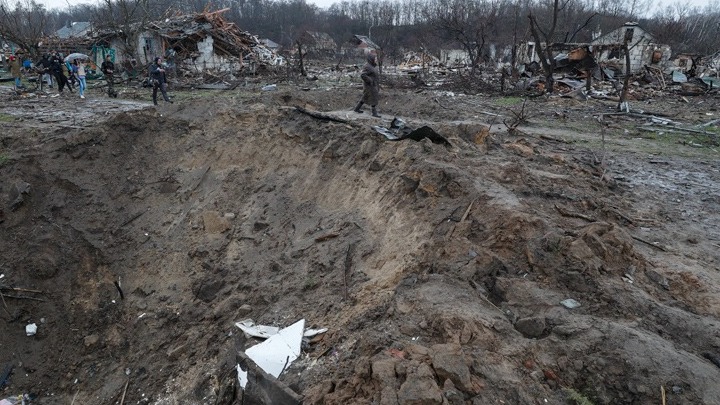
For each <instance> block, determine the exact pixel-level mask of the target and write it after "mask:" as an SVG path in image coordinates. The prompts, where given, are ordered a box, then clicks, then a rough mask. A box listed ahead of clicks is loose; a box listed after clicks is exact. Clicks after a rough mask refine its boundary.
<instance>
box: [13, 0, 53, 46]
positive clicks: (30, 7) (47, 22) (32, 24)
mask: <svg viewBox="0 0 720 405" xmlns="http://www.w3.org/2000/svg"><path fill="white" fill-rule="evenodd" d="M52 26H53V17H52V14H51V13H50V12H48V11H47V10H46V9H45V6H43V5H42V4H39V3H37V2H35V0H20V1H18V2H17V3H15V7H11V6H10V4H9V2H8V0H0V37H2V38H4V39H5V40H7V41H10V42H13V43H15V44H16V45H17V46H19V47H21V48H23V49H24V50H26V51H28V52H29V53H30V54H31V55H33V56H37V54H38V48H39V44H40V41H41V40H42V38H43V37H45V36H46V35H47V34H48V31H49V30H50V29H52Z"/></svg>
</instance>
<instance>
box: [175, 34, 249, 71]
mask: <svg viewBox="0 0 720 405" xmlns="http://www.w3.org/2000/svg"><path fill="white" fill-rule="evenodd" d="M214 42H215V40H214V39H213V37H212V35H208V36H206V37H205V38H204V39H203V40H202V41H199V42H198V43H197V50H198V52H199V55H198V56H197V57H195V58H189V59H186V60H185V61H184V63H186V64H192V65H195V66H196V67H198V68H200V69H203V70H204V69H217V70H223V71H226V70H232V69H237V68H239V67H240V62H239V60H235V61H233V60H230V59H229V58H224V57H222V56H220V55H218V54H216V53H215V47H214V45H213V44H214Z"/></svg>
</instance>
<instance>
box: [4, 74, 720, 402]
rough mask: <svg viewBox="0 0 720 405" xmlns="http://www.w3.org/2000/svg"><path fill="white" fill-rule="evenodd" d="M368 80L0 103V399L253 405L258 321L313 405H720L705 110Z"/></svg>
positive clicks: (669, 101)
mask: <svg viewBox="0 0 720 405" xmlns="http://www.w3.org/2000/svg"><path fill="white" fill-rule="evenodd" d="M359 83H360V82H359V80H357V83H355V82H349V81H348V82H343V81H337V80H325V79H323V78H321V79H320V80H318V81H315V82H312V83H311V84H310V85H308V84H305V83H301V84H297V85H295V84H288V83H279V84H278V86H277V90H276V91H261V90H260V89H261V87H262V86H263V85H264V84H265V83H259V82H258V83H253V82H252V81H251V82H249V83H248V84H247V85H245V86H240V87H238V88H236V89H235V90H229V91H191V90H184V91H180V90H177V91H174V92H171V93H172V94H173V95H174V97H175V103H174V104H172V105H171V104H161V105H160V106H158V107H154V106H153V105H152V103H151V101H150V94H149V92H144V91H142V90H138V91H135V92H128V93H127V94H123V93H122V92H121V95H120V97H119V98H118V99H109V98H107V97H106V96H104V95H103V94H102V93H101V91H100V90H94V91H93V90H91V91H90V93H89V96H88V98H87V99H86V100H79V99H75V98H68V97H50V96H49V95H40V96H38V95H35V96H32V97H17V96H16V95H14V93H12V92H11V91H10V89H9V88H7V87H6V88H3V91H2V95H1V97H2V103H1V104H0V128H1V129H0V133H1V135H0V178H1V179H2V180H1V181H0V201H1V204H2V205H1V206H0V251H2V253H3V254H2V261H0V274H2V278H0V292H2V298H3V301H2V303H1V305H2V309H0V372H2V371H3V370H5V369H6V367H8V368H7V369H11V370H12V371H11V372H10V374H9V378H8V379H7V381H6V384H4V387H3V388H2V391H0V398H5V397H11V396H16V395H19V394H23V393H25V394H32V396H33V397H34V398H35V399H34V400H33V401H32V402H31V403H33V404H35V403H37V404H72V403H74V404H122V403H124V404H140V403H147V404H163V405H164V404H168V405H169V404H233V403H238V404H239V403H243V402H242V401H243V400H242V392H241V390H240V389H239V388H238V387H237V383H236V381H237V372H236V363H237V360H236V355H235V354H236V352H237V351H238V350H240V351H242V350H245V349H246V348H247V347H249V346H251V345H253V344H256V343H258V342H259V340H257V339H254V338H247V337H245V336H243V333H242V332H241V331H240V329H238V328H237V327H236V326H235V322H238V321H241V320H243V319H248V318H250V319H253V320H254V321H255V322H256V323H258V324H264V325H274V326H279V327H285V326H288V325H290V324H292V323H294V322H295V321H297V320H300V319H305V321H306V324H307V326H308V327H314V328H328V331H327V332H326V333H324V334H321V335H318V336H316V337H313V338H312V339H306V340H305V342H304V343H303V350H302V354H301V356H300V358H298V359H297V360H295V361H294V362H292V363H291V364H289V365H288V366H287V368H286V369H285V371H284V373H283V374H282V375H281V377H280V378H279V380H280V381H281V382H282V384H284V385H285V386H287V387H289V388H290V389H291V390H293V391H294V392H295V393H297V394H298V395H300V396H302V398H303V401H304V403H306V404H341V403H342V404H403V405H405V404H453V405H455V404H475V405H480V404H720V383H719V382H720V228H719V227H718V224H719V223H720V163H719V162H720V161H719V159H718V158H719V157H720V152H719V149H718V148H719V146H718V130H717V126H712V125H710V126H703V124H705V123H707V122H709V121H712V120H716V119H717V118H718V115H720V111H719V110H718V105H719V104H720V103H719V101H720V99H718V97H717V95H705V96H698V97H692V98H691V99H690V100H688V98H683V97H680V96H677V95H674V94H672V93H671V92H667V93H664V94H656V95H654V96H652V97H645V98H642V99H639V100H633V101H631V106H632V107H633V111H634V113H633V114H618V113H616V112H615V107H616V105H615V103H613V102H611V101H603V100H594V99H590V100H582V101H579V100H576V99H573V98H561V97H558V96H552V97H535V98H524V97H515V96H513V97H510V96H499V95H489V94H477V95H465V94H461V93H460V92H457V91H455V92H451V91H447V90H439V89H422V91H420V90H417V89H414V88H406V89H404V88H400V87H398V88H395V87H392V86H388V87H386V88H383V89H382V90H381V95H382V102H381V104H380V106H379V112H380V113H381V114H382V115H383V118H382V119H376V118H372V117H370V115H369V112H365V114H363V115H358V114H356V113H354V112H352V111H351V109H352V107H353V106H354V104H355V102H356V101H357V100H356V99H357V98H358V97H359V95H360V92H361V90H360V88H359V87H358V86H359ZM688 101H689V102H688ZM296 107H302V108H303V109H306V110H307V111H313V112H319V113H322V114H324V115H325V116H328V117H331V118H335V119H336V121H330V120H325V119H318V118H317V117H312V116H309V115H307V114H304V113H301V112H299V111H298V109H296ZM393 117H400V118H402V119H403V120H404V121H405V122H406V123H407V124H408V125H410V126H412V127H415V128H417V127H421V126H423V125H427V126H429V127H431V128H432V129H434V130H435V131H436V132H437V133H439V134H441V135H442V136H444V137H445V138H446V139H447V140H448V141H449V143H450V144H449V145H444V144H435V143H432V142H431V141H429V140H428V139H424V140H421V141H414V140H402V141H389V140H387V139H386V138H385V137H383V136H382V135H380V134H378V133H377V132H376V131H375V130H373V129H372V126H373V125H382V126H388V125H389V124H390V120H391V119H392V118H393ZM653 117H655V118H657V117H664V118H665V119H667V120H671V121H672V123H670V124H669V125H661V124H658V123H657V121H655V122H653ZM521 118H522V119H521ZM513 120H516V121H521V122H516V123H517V124H518V125H512V124H513V122H514V121H513ZM338 121H340V122H338ZM504 122H505V123H504ZM506 124H509V126H511V127H514V130H512V131H508V125H506ZM653 125H654V126H653ZM678 127H681V128H694V129H695V132H692V131H683V130H682V129H681V130H678V129H677V128H678ZM567 300H574V301H567ZM574 304H579V306H576V305H574ZM32 323H35V324H36V325H37V328H38V329H37V333H36V334H35V335H34V336H26V325H28V324H32ZM0 376H2V375H0ZM0 383H1V382H0ZM244 403H246V404H247V403H250V402H248V401H245V402H244Z"/></svg>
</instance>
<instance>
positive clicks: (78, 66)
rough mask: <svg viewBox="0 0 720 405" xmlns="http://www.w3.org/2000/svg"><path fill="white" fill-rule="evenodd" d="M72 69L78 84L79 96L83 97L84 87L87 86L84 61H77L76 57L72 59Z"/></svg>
mask: <svg viewBox="0 0 720 405" xmlns="http://www.w3.org/2000/svg"><path fill="white" fill-rule="evenodd" d="M72 69H73V73H74V75H75V78H77V80H78V83H79V86H80V87H79V89H80V90H79V91H78V92H79V93H80V98H85V88H86V87H87V82H86V81H85V61H81V62H78V59H75V60H74V61H73V68H72Z"/></svg>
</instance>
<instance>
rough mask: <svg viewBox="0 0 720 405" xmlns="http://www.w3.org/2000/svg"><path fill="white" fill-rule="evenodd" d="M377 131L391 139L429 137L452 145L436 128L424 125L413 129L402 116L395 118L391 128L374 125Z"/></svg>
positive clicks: (437, 142) (440, 142)
mask: <svg viewBox="0 0 720 405" xmlns="http://www.w3.org/2000/svg"><path fill="white" fill-rule="evenodd" d="M372 128H373V129H374V130H375V131H376V132H377V133H379V134H380V135H383V136H384V137H385V138H387V139H389V140H391V141H401V140H403V139H412V140H413V141H421V140H423V139H425V138H428V139H429V140H430V141H431V142H432V143H436V144H443V145H448V146H449V145H450V141H448V140H447V138H445V137H444V136H442V135H440V134H438V133H437V132H435V130H434V129H432V128H430V127H428V126H427V125H425V126H422V127H420V128H418V129H412V128H411V127H409V126H407V124H406V123H405V121H403V120H402V119H400V118H397V117H395V118H393V120H392V122H391V123H390V127H389V128H385V127H381V126H373V127H372Z"/></svg>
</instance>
